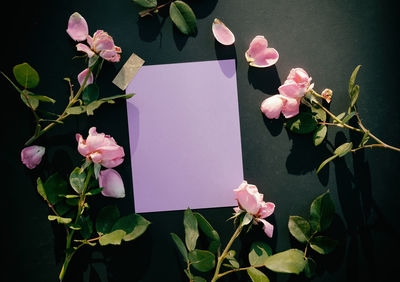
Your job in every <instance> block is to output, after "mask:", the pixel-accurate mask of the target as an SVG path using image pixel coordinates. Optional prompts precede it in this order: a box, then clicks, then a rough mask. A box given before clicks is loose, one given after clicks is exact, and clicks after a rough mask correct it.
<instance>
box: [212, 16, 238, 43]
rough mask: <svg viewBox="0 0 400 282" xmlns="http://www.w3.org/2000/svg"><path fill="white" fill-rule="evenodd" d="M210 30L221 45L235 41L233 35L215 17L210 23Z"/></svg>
mask: <svg viewBox="0 0 400 282" xmlns="http://www.w3.org/2000/svg"><path fill="white" fill-rule="evenodd" d="M212 32H213V34H214V37H215V39H216V40H217V41H218V42H219V43H221V44H223V45H232V44H233V43H234V42H235V35H234V34H233V33H232V31H230V29H229V28H228V27H227V26H226V25H225V24H224V23H223V22H222V21H220V20H219V19H217V18H215V19H214V22H213V24H212Z"/></svg>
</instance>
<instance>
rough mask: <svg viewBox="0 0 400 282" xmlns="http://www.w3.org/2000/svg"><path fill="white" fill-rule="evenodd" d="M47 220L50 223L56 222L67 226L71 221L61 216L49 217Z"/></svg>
mask: <svg viewBox="0 0 400 282" xmlns="http://www.w3.org/2000/svg"><path fill="white" fill-rule="evenodd" d="M47 218H48V219H49V220H50V221H53V220H57V222H58V223H61V224H68V223H70V222H71V221H72V218H67V217H61V216H57V215H49V216H48V217H47Z"/></svg>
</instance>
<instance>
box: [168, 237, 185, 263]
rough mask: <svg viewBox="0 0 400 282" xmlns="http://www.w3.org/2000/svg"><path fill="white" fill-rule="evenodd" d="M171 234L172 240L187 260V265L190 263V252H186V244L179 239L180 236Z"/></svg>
mask: <svg viewBox="0 0 400 282" xmlns="http://www.w3.org/2000/svg"><path fill="white" fill-rule="evenodd" d="M170 234H171V238H172V240H173V241H174V243H175V245H176V247H177V248H178V250H179V252H180V253H181V255H182V257H183V259H184V260H185V262H186V263H188V262H189V258H188V252H187V250H186V247H185V244H184V243H183V241H182V240H181V238H179V237H178V235H176V234H175V233H170Z"/></svg>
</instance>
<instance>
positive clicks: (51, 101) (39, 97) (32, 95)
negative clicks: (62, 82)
mask: <svg viewBox="0 0 400 282" xmlns="http://www.w3.org/2000/svg"><path fill="white" fill-rule="evenodd" d="M29 95H30V96H31V98H33V99H36V100H39V101H42V102H46V103H52V104H54V103H55V102H56V100H54V99H52V98H50V97H47V96H44V95H36V94H34V93H32V92H29Z"/></svg>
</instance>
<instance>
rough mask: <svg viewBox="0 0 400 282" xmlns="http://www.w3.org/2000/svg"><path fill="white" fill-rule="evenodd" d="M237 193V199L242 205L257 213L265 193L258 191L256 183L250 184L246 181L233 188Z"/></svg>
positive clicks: (251, 212)
mask: <svg viewBox="0 0 400 282" xmlns="http://www.w3.org/2000/svg"><path fill="white" fill-rule="evenodd" d="M233 191H234V192H235V194H236V200H237V201H238V203H239V205H240V207H241V208H242V209H244V210H246V211H247V212H248V213H250V214H253V215H256V214H257V213H258V211H259V209H260V207H261V203H262V200H263V195H262V194H260V193H258V189H257V187H256V186H255V185H249V184H247V182H246V181H243V183H242V184H241V185H240V186H239V188H237V189H235V190H233Z"/></svg>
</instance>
